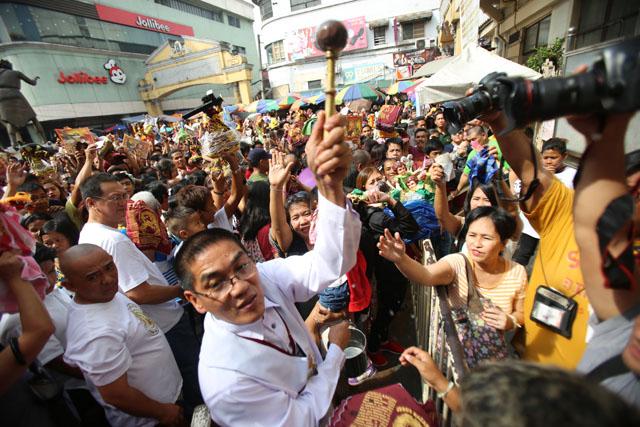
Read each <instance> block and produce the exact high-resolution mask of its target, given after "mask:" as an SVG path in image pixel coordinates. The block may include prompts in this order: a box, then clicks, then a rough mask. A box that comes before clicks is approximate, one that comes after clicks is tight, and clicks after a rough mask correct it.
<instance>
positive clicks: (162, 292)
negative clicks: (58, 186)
mask: <svg viewBox="0 0 640 427" xmlns="http://www.w3.org/2000/svg"><path fill="white" fill-rule="evenodd" d="M80 191H81V192H82V198H83V200H84V201H85V205H86V206H87V209H88V210H89V220H88V222H87V224H85V226H84V227H83V228H82V231H81V232H80V239H79V243H90V244H93V245H96V246H99V247H100V248H102V249H103V250H104V251H105V252H107V253H108V254H109V255H111V256H112V257H113V262H115V264H116V266H117V267H118V286H119V288H120V291H121V292H122V293H123V294H125V295H126V296H127V297H128V298H129V299H131V300H132V301H133V302H135V303H137V304H139V305H140V307H141V308H142V309H143V310H144V311H145V313H147V314H148V315H149V317H151V318H152V319H153V320H154V321H155V323H157V324H158V326H159V327H160V329H161V330H162V332H164V334H165V336H166V337H167V341H169V345H170V346H171V350H172V351H173V355H174V356H175V358H176V361H177V362H178V366H179V367H180V372H181V373H182V377H183V379H184V399H185V402H186V403H187V405H186V410H187V415H189V414H190V412H191V410H192V409H193V407H195V406H197V405H198V404H200V403H202V397H201V395H200V390H199V387H198V378H197V364H198V351H199V344H198V339H197V338H196V336H195V333H194V332H193V329H192V328H191V324H190V322H189V318H188V316H187V314H186V313H185V311H184V310H183V308H182V307H181V306H180V305H179V304H178V302H177V298H179V297H181V296H182V289H181V288H180V287H179V286H170V285H169V283H168V282H167V280H166V279H165V277H164V276H163V275H162V273H161V272H160V270H159V269H158V267H157V266H156V265H155V264H154V263H152V262H151V261H150V260H149V258H147V256H146V255H144V254H143V253H142V252H141V251H140V250H139V249H138V248H137V247H136V246H135V245H134V244H133V242H132V241H131V239H129V237H127V236H126V235H125V234H123V233H121V232H120V231H119V230H118V228H117V227H118V224H122V223H124V222H125V221H124V220H125V218H124V217H125V211H126V203H127V194H126V192H125V190H124V187H122V185H121V184H120V183H119V182H118V181H116V179H115V178H114V177H113V176H111V175H109V174H106V173H99V174H96V175H94V176H92V177H91V178H89V179H88V180H87V181H86V182H85V183H84V184H83V185H82V187H81V189H80Z"/></svg>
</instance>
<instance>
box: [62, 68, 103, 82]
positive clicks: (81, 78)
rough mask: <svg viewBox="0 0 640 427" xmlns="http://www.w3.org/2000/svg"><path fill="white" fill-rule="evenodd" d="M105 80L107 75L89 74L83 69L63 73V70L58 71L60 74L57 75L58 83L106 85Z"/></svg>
mask: <svg viewBox="0 0 640 427" xmlns="http://www.w3.org/2000/svg"><path fill="white" fill-rule="evenodd" d="M107 81H108V80H107V76H90V75H89V74H87V73H85V72H83V71H80V72H77V73H72V74H65V73H64V72H63V71H60V74H59V76H58V83H60V84H65V83H70V84H96V85H106V84H107Z"/></svg>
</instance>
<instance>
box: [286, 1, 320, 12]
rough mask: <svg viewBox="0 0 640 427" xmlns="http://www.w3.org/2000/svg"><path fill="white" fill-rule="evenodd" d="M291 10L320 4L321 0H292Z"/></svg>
mask: <svg viewBox="0 0 640 427" xmlns="http://www.w3.org/2000/svg"><path fill="white" fill-rule="evenodd" d="M290 1H291V11H292V12H293V11H295V10H301V9H306V8H308V7H313V6H318V5H319V4H320V0H290Z"/></svg>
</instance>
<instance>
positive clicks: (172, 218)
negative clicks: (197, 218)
mask: <svg viewBox="0 0 640 427" xmlns="http://www.w3.org/2000/svg"><path fill="white" fill-rule="evenodd" d="M197 212H198V211H197V210H195V209H192V208H188V207H186V206H176V207H174V208H171V209H169V211H168V212H167V213H166V215H165V224H166V225H167V229H168V230H169V232H170V233H171V234H173V235H174V236H177V234H178V232H179V231H180V230H181V229H183V228H185V227H186V224H185V221H186V220H188V219H189V217H190V216H191V215H193V214H194V213H197Z"/></svg>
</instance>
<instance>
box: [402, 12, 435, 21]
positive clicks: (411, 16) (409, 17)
mask: <svg viewBox="0 0 640 427" xmlns="http://www.w3.org/2000/svg"><path fill="white" fill-rule="evenodd" d="M431 15H432V13H431V11H430V10H425V11H422V12H414V13H407V14H406V15H400V16H398V17H396V20H397V21H398V22H410V21H417V20H419V19H429V18H431Z"/></svg>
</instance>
